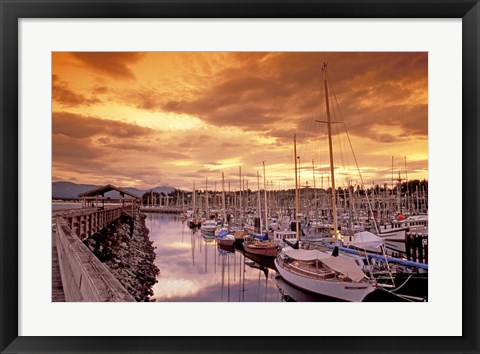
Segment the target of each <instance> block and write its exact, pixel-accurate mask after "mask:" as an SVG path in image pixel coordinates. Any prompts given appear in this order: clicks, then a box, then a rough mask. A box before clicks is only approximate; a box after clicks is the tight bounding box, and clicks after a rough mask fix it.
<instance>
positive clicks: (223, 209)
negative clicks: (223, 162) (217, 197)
mask: <svg viewBox="0 0 480 354" xmlns="http://www.w3.org/2000/svg"><path fill="white" fill-rule="evenodd" d="M222 212H223V222H226V221H227V217H226V215H225V214H226V213H225V175H224V174H223V172H222Z"/></svg>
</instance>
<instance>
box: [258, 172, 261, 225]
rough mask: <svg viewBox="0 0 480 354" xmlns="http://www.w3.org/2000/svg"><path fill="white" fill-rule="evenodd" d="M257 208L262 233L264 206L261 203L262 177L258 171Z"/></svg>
mask: <svg viewBox="0 0 480 354" xmlns="http://www.w3.org/2000/svg"><path fill="white" fill-rule="evenodd" d="M257 208H258V217H259V218H260V230H259V233H260V234H261V233H262V204H261V201H260V175H259V174H258V171H257Z"/></svg>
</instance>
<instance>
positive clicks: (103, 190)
mask: <svg viewBox="0 0 480 354" xmlns="http://www.w3.org/2000/svg"><path fill="white" fill-rule="evenodd" d="M110 191H117V192H119V193H120V194H123V195H128V196H129V197H132V198H135V199H140V197H139V196H138V195H135V194H133V193H131V192H129V191H127V190H125V189H123V188H119V187H115V186H114V185H111V184H107V185H106V186H102V187H98V188H95V189H91V190H89V191H86V192H83V193H80V194H79V195H78V196H79V197H95V196H97V195H99V194H102V195H103V194H105V193H107V192H110Z"/></svg>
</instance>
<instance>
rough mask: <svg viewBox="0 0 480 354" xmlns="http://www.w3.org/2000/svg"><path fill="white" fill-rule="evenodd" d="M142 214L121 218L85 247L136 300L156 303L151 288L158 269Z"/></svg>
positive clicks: (88, 241)
mask: <svg viewBox="0 0 480 354" xmlns="http://www.w3.org/2000/svg"><path fill="white" fill-rule="evenodd" d="M149 232H150V231H149V230H148V228H147V227H146V226H145V215H144V214H143V213H141V212H137V213H136V215H135V218H132V217H130V216H128V215H124V216H122V217H121V218H120V219H119V220H118V221H117V222H116V223H115V224H114V225H110V226H108V227H106V228H105V229H103V230H101V231H100V232H97V233H95V234H93V235H92V236H91V238H89V239H88V240H87V241H86V244H87V246H88V248H90V250H91V251H92V252H93V253H94V254H95V255H96V256H97V258H98V259H99V260H100V261H102V262H103V263H105V264H106V265H107V266H108V267H109V269H110V270H111V272H112V274H113V275H114V276H115V278H117V279H118V280H119V281H120V283H121V284H122V285H123V286H124V287H125V289H127V291H128V292H129V293H130V294H131V295H132V296H133V297H134V298H135V300H137V301H155V300H152V299H151V298H150V297H151V296H152V295H153V290H152V287H153V285H154V284H155V283H156V282H157V279H156V277H157V275H158V274H159V272H160V270H159V269H158V267H157V266H156V265H155V263H154V261H155V247H153V246H152V244H153V242H152V241H150V238H149V237H148V234H149Z"/></svg>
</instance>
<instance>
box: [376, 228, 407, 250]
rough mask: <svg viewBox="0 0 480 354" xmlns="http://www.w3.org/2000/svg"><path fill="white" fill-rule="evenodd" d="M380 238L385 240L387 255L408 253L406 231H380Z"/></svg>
mask: <svg viewBox="0 0 480 354" xmlns="http://www.w3.org/2000/svg"><path fill="white" fill-rule="evenodd" d="M382 231H383V232H382ZM378 236H379V237H381V238H382V239H384V240H385V248H386V250H387V254H389V255H391V254H392V253H405V252H406V251H407V247H406V236H407V233H406V230H405V229H400V230H391V229H390V230H389V229H387V230H380V234H379V235H378Z"/></svg>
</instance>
